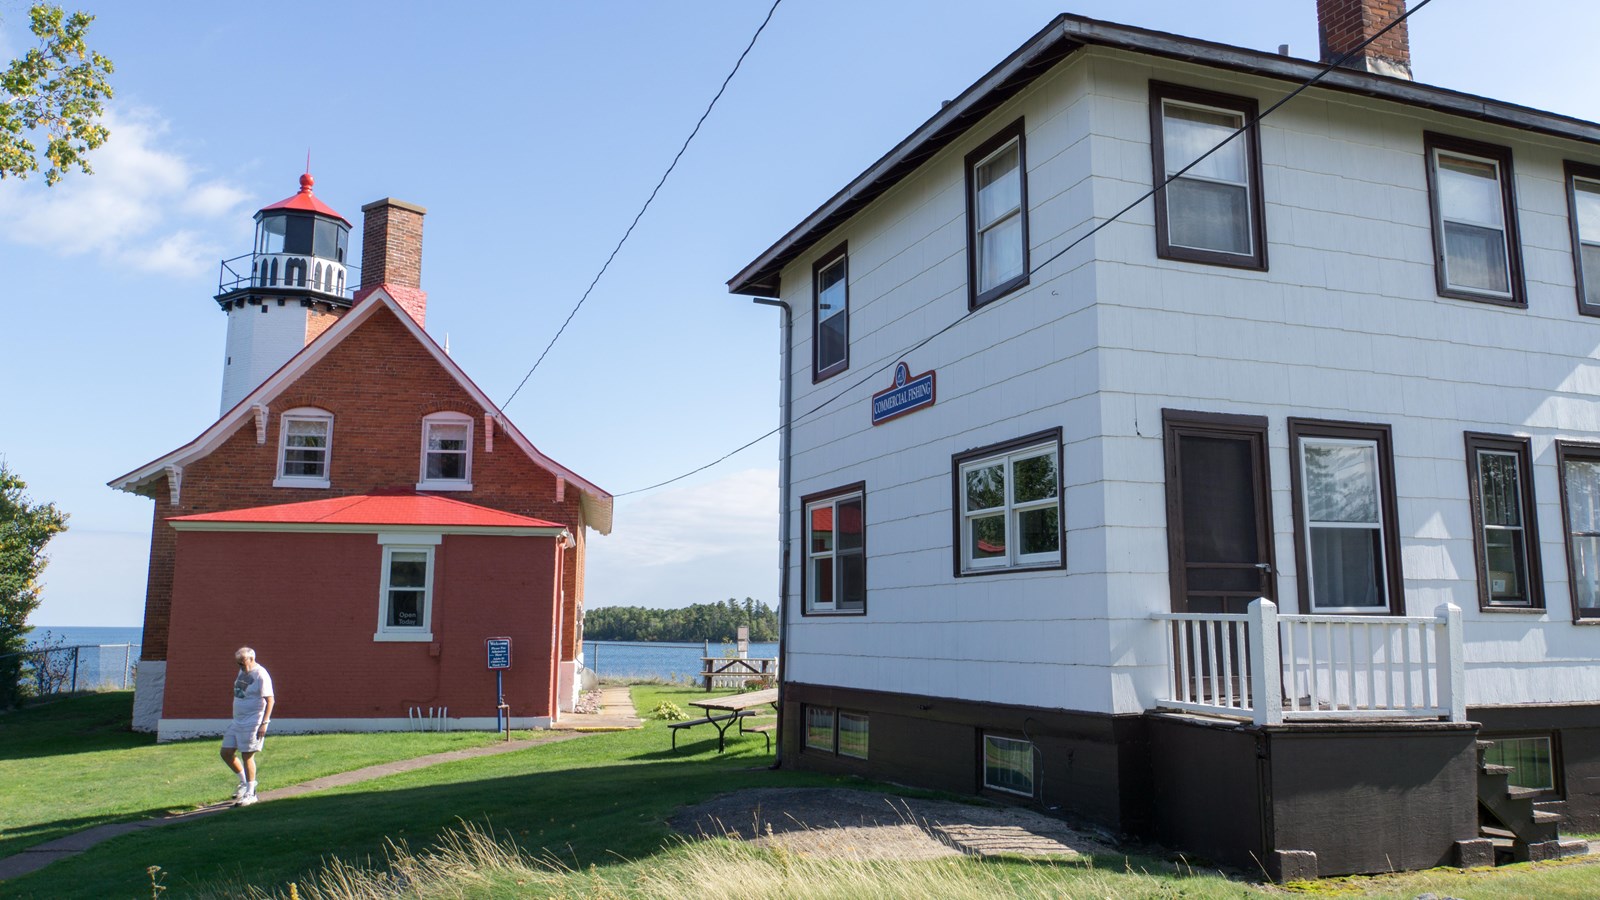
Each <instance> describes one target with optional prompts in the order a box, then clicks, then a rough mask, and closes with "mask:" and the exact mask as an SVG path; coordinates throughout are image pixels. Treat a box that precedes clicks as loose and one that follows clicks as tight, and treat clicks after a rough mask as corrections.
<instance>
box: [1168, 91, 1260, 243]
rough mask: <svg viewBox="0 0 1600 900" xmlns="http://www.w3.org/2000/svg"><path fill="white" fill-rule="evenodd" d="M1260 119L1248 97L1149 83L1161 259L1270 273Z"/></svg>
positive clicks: (1254, 105) (1253, 101) (1254, 103)
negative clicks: (1254, 125)
mask: <svg viewBox="0 0 1600 900" xmlns="http://www.w3.org/2000/svg"><path fill="white" fill-rule="evenodd" d="M1255 118H1256V101H1255V100H1253V99H1250V98H1248V97H1235V96H1232V95H1228V94H1217V93H1213V92H1211V91H1202V90H1197V89H1194V88H1189V87H1185V86H1183V85H1176V84H1165V83H1162V82H1156V81H1152V82H1151V83H1150V133H1151V143H1152V146H1151V150H1152V156H1153V159H1154V162H1155V172H1154V177H1155V183H1156V184H1157V185H1158V186H1159V185H1162V184H1166V187H1165V188H1164V189H1162V190H1161V192H1160V194H1159V195H1158V196H1157V198H1156V210H1155V211H1156V255H1157V256H1160V257H1162V258H1164V259H1181V260H1186V261H1189V262H1200V263H1211V264H1214V265H1225V266H1237V267H1242V268H1255V269H1265V268H1266V266H1267V264H1266V254H1265V250H1264V248H1263V246H1262V245H1263V242H1264V240H1265V236H1264V235H1263V233H1262V231H1263V228H1262V221H1261V217H1262V202H1261V183H1260V182H1261V178H1260V174H1259V173H1260V164H1259V159H1260V150H1259V147H1258V144H1257V133H1256V129H1255V128H1247V127H1246V126H1248V125H1249V124H1250V123H1251V122H1253V121H1255ZM1241 129H1243V131H1241ZM1185 169H1187V171H1185ZM1180 173H1182V174H1180ZM1169 178H1170V179H1171V181H1170V182H1169V181H1168V179H1169Z"/></svg>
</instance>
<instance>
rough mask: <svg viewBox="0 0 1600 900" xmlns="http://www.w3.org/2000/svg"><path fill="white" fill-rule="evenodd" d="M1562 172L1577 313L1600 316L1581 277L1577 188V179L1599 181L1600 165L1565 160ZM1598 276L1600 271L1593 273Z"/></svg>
mask: <svg viewBox="0 0 1600 900" xmlns="http://www.w3.org/2000/svg"><path fill="white" fill-rule="evenodd" d="M1563 174H1564V177H1565V178H1566V189H1567V225H1568V229H1569V230H1570V231H1571V232H1572V272H1573V277H1574V278H1576V279H1577V282H1576V283H1577V292H1578V315H1580V316H1600V304H1591V303H1589V300H1588V297H1589V294H1588V291H1587V290H1586V289H1585V287H1584V278H1583V235H1582V234H1581V233H1580V232H1579V230H1578V188H1577V179H1579V178H1582V179H1583V180H1585V181H1593V182H1597V183H1600V166H1595V165H1590V164H1588V163H1581V162H1574V161H1572V160H1570V159H1569V160H1566V161H1565V163H1564V165H1563ZM1595 277H1596V278H1600V272H1596V273H1595Z"/></svg>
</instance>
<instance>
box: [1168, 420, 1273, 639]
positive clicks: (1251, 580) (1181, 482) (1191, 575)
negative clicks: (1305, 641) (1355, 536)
mask: <svg viewBox="0 0 1600 900" xmlns="http://www.w3.org/2000/svg"><path fill="white" fill-rule="evenodd" d="M1161 416H1162V424H1163V437H1164V440H1165V445H1166V462H1167V546H1168V559H1169V562H1170V565H1171V582H1172V611H1173V612H1195V613H1242V612H1244V611H1245V608H1246V607H1248V606H1249V605H1250V601H1251V600H1254V599H1256V598H1257V597H1266V598H1267V599H1269V600H1272V599H1275V598H1276V592H1275V591H1274V585H1275V583H1276V579H1275V578H1274V577H1273V559H1272V507H1271V499H1270V496H1269V489H1268V485H1269V484H1270V483H1271V482H1270V480H1269V479H1268V477H1267V420H1266V419H1265V418H1261V417H1257V416H1235V415H1223V414H1220V413H1195V412H1183V411H1179V410H1170V409H1168V410H1162V414H1161Z"/></svg>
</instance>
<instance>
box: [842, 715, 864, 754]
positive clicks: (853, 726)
mask: <svg viewBox="0 0 1600 900" xmlns="http://www.w3.org/2000/svg"><path fill="white" fill-rule="evenodd" d="M867 726H868V721H867V714H866V713H853V712H844V711H843V710H841V711H840V712H839V755H840V756H848V757H851V758H853V759H866V758H867Z"/></svg>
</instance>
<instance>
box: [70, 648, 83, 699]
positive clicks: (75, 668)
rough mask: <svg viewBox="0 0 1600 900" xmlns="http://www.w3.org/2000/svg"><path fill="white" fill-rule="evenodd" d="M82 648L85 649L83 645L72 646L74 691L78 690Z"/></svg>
mask: <svg viewBox="0 0 1600 900" xmlns="http://www.w3.org/2000/svg"><path fill="white" fill-rule="evenodd" d="M82 649H83V648H82V647H73V648H72V690H73V691H77V689H78V651H80V650H82Z"/></svg>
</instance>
